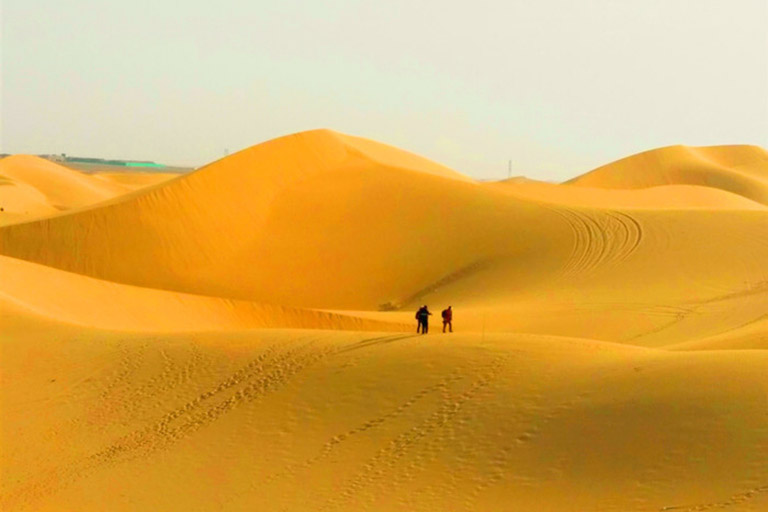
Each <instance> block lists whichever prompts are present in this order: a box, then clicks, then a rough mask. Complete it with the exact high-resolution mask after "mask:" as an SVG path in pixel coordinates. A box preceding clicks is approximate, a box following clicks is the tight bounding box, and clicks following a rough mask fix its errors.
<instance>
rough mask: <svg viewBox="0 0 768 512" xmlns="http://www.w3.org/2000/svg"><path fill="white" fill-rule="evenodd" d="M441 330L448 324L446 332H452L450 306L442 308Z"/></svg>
mask: <svg viewBox="0 0 768 512" xmlns="http://www.w3.org/2000/svg"><path fill="white" fill-rule="evenodd" d="M442 316H443V332H445V327H446V326H448V332H453V324H452V323H451V322H452V321H453V310H452V309H451V306H448V309H444V310H443V313H442Z"/></svg>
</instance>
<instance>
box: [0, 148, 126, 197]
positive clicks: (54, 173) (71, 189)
mask: <svg viewBox="0 0 768 512" xmlns="http://www.w3.org/2000/svg"><path fill="white" fill-rule="evenodd" d="M0 176H3V177H4V178H6V179H11V180H14V181H15V182H18V183H24V184H26V185H28V186H31V187H33V188H34V189H35V190H37V191H38V192H39V193H40V194H42V195H43V196H45V198H46V200H47V202H48V204H49V205H50V206H52V207H53V208H56V209H58V210H67V209H70V208H76V207H79V206H85V205H89V204H94V203H98V202H101V201H104V200H106V199H111V198H112V197H115V196H118V195H121V194H124V193H125V192H126V189H125V188H124V187H122V186H120V185H118V184H115V183H107V182H104V181H102V180H95V179H93V178H91V177H90V176H88V175H85V174H83V173H80V172H77V171H73V170H71V169H67V168H66V167H64V166H61V165H58V164H56V163H53V162H51V161H49V160H45V159H43V158H40V157H36V156H29V155H12V156H9V157H6V158H3V159H2V160H0Z"/></svg>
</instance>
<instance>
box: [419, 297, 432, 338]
mask: <svg viewBox="0 0 768 512" xmlns="http://www.w3.org/2000/svg"><path fill="white" fill-rule="evenodd" d="M431 314H432V313H430V312H429V309H427V305H426V304H424V305H423V306H421V307H420V308H419V310H418V311H417V312H416V320H418V321H419V325H418V327H417V328H416V332H420V333H421V334H427V333H428V332H429V316H430V315H431Z"/></svg>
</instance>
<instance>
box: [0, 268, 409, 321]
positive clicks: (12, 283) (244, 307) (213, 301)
mask: <svg viewBox="0 0 768 512" xmlns="http://www.w3.org/2000/svg"><path fill="white" fill-rule="evenodd" d="M0 283H2V286H1V287H0V310H2V309H3V308H4V307H5V308H8V307H9V306H13V307H14V309H15V310H19V309H21V310H24V311H28V312H30V313H33V314H35V315H37V316H38V317H40V318H47V319H51V320H55V321H58V322H65V323H70V324H75V325H81V326H88V327H95V328H100V329H121V330H127V331H155V332H161V331H174V332H183V331H201V330H234V329H246V328H257V327H270V328H276V327H293V328H304V329H345V330H356V331H366V330H368V331H371V330H376V331H402V330H404V329H408V326H406V325H405V324H397V323H393V322H386V321H377V320H367V319H360V318H355V317H352V316H349V315H340V314H333V313H326V312H320V311H311V310H301V309H296V308H290V307H286V306H279V305H268V304H257V303H252V302H244V301H236V300H231V299H224V298H219V297H203V296H195V295H188V294H183V293H178V292H168V291H163V290H154V289H150V288H139V287H135V286H130V285H123V284H117V283H113V282H110V281H101V280H98V279H93V278H90V277H86V276H83V275H79V274H71V273H69V272H63V271H61V270H56V269H52V268H50V267H46V266H42V265H37V264H34V263H29V262H25V261H22V260H16V259H13V258H8V257H4V256H0ZM2 303H5V306H3V304H2Z"/></svg>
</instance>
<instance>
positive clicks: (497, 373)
mask: <svg viewBox="0 0 768 512" xmlns="http://www.w3.org/2000/svg"><path fill="white" fill-rule="evenodd" d="M0 207H3V211H2V212H0V375H1V376H2V386H1V387H0V413H1V414H2V416H1V418H2V419H1V420H0V509H2V510H33V511H60V510H78V511H97V510H99V511H100V510H115V511H134V510H169V511H174V510H178V511H182V510H183V511H209V510H226V511H245V510H248V511H251V510H287V511H294V510H299V511H302V510H304V511H315V510H327V511H358V510H383V511H389V510H408V511H422V510H423V511H446V510H450V511H475V510H477V511H510V510H535V511H553V512H556V511H598V510H599V511H614V512H623V511H654V510H655V511H663V510H669V511H697V510H711V509H712V510H714V509H728V510H755V511H758V510H768V403H767V402H768V378H766V375H768V296H767V295H768V270H766V263H765V262H766V261H768V152H766V151H765V150H764V149H761V148H758V147H754V146H717V147H684V146H672V147H667V148H660V149H655V150H651V151H648V152H645V153H641V154H638V155H633V156H630V157H628V158H625V159H623V160H619V161H617V162H613V163H609V164H607V165H605V166H603V167H600V168H598V169H595V170H594V171H591V172H589V173H586V174H584V175H582V176H579V177H576V178H574V179H573V180H570V181H569V182H567V183H563V184H553V183H545V182H539V181H535V180H530V179H525V178H516V179H511V180H506V181H499V182H480V181H476V180H473V179H471V178H469V177H467V176H465V175H462V174H461V173H459V172H456V171H454V170H452V169H449V168H447V167H445V166H442V165H440V164H437V163H435V162H432V161H430V160H427V159H425V158H422V157H420V156H418V155H414V154H411V153H408V152H405V151H402V150H399V149H397V148H393V147H391V146H387V145H384V144H380V143H377V142H374V141H370V140H366V139H361V138H358V137H353V136H349V135H344V134H340V133H337V132H333V131H330V130H315V131H309V132H302V133H298V134H294V135H289V136H286V137H282V138H278V139H274V140H272V141H269V142H266V143H263V144H259V145H256V146H253V147H251V148H248V149H246V150H243V151H241V152H239V153H236V154H233V155H231V156H228V157H226V158H224V159H222V160H219V161H216V162H213V163H211V164H209V165H207V166H204V167H202V168H200V169H198V170H197V171H195V172H192V173H189V174H185V175H181V176H179V175H173V174H168V175H156V176H155V175H148V174H147V175H142V174H136V175H132V174H130V173H126V174H114V173H95V174H85V173H81V172H78V171H77V170H74V169H67V168H64V167H61V166H58V165H56V164H53V163H51V162H48V161H45V160H42V159H38V158H36V157H30V156H24V155H15V156H11V157H7V158H5V159H3V160H0ZM422 304H428V305H429V306H430V309H431V310H432V312H433V313H434V316H433V317H432V322H431V324H432V325H431V330H430V334H428V335H417V334H416V332H415V330H416V325H415V321H414V319H413V316H414V311H415V310H416V309H417V308H418V307H419V306H420V305H422ZM448 305H452V306H453V309H454V331H455V332H454V333H452V334H442V333H441V332H440V330H441V327H442V326H441V325H440V321H439V316H440V315H439V313H440V311H441V309H443V308H445V307H447V306H448Z"/></svg>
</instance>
